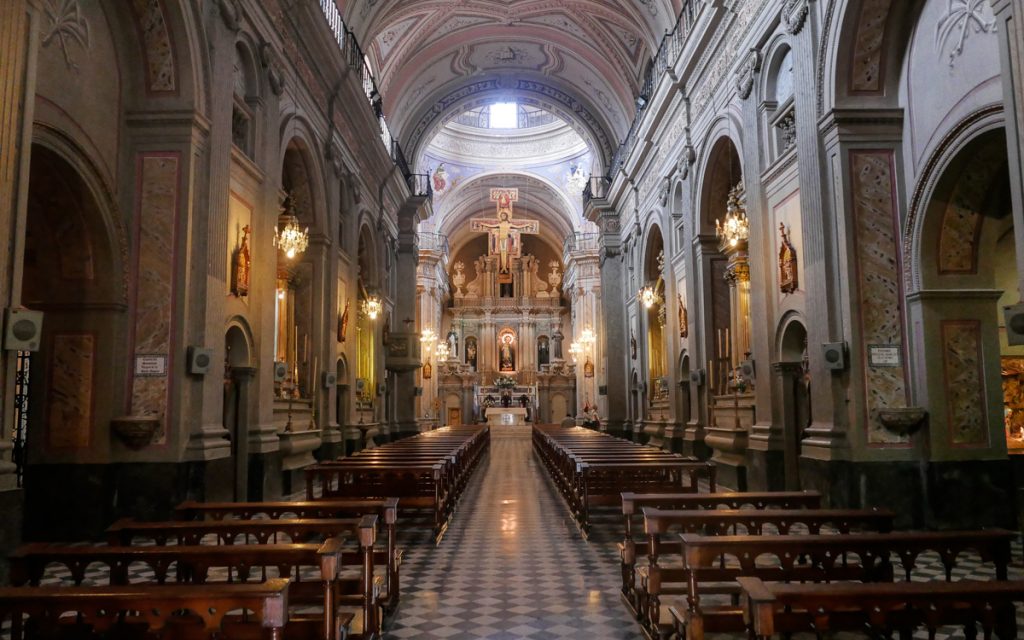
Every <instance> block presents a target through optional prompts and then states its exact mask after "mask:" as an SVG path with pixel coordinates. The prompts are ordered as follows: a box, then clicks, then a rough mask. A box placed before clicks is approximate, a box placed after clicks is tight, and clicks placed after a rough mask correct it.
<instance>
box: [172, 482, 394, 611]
mask: <svg viewBox="0 0 1024 640" xmlns="http://www.w3.org/2000/svg"><path fill="white" fill-rule="evenodd" d="M365 515H377V516H378V522H383V523H384V529H385V531H386V534H387V535H386V543H387V549H386V550H385V551H374V556H373V561H374V565H375V566H381V567H385V568H386V570H387V580H386V582H385V587H384V594H383V599H384V609H385V612H386V613H388V614H390V613H392V612H394V610H395V609H397V608H398V603H399V600H400V597H401V578H400V575H399V574H400V569H401V566H402V554H403V552H402V550H401V549H399V548H398V533H397V523H398V498H382V499H352V500H314V501H300V502H287V501H277V502H193V501H186V502H182V503H181V504H179V505H178V506H177V507H176V508H175V510H174V517H175V519H177V520H181V521H196V520H199V521H202V520H206V521H219V520H235V521H237V520H252V519H255V518H263V519H270V520H279V519H282V518H285V517H286V516H294V518H295V519H302V520H305V519H324V518H327V519H330V518H359V517H362V516H365Z"/></svg>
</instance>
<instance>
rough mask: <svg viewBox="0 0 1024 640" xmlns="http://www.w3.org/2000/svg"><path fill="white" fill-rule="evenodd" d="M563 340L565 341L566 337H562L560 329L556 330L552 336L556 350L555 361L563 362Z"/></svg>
mask: <svg viewBox="0 0 1024 640" xmlns="http://www.w3.org/2000/svg"><path fill="white" fill-rule="evenodd" d="M562 340H565V336H564V335H562V330H561V329H560V328H556V329H555V334H554V335H553V336H551V343H552V345H553V346H554V350H555V360H563V359H564V358H563V356H562Z"/></svg>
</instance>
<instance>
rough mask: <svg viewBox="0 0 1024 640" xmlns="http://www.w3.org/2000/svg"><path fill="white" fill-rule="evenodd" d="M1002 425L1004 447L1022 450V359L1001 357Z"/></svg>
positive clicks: (1023, 428)
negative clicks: (1004, 440)
mask: <svg viewBox="0 0 1024 640" xmlns="http://www.w3.org/2000/svg"><path fill="white" fill-rule="evenodd" d="M1000 363H1001V365H1002V372H1003V424H1004V425H1005V427H1006V447H1007V448H1008V449H1018V450H1024V357H1020V356H1003V357H1002V358H1001V359H1000Z"/></svg>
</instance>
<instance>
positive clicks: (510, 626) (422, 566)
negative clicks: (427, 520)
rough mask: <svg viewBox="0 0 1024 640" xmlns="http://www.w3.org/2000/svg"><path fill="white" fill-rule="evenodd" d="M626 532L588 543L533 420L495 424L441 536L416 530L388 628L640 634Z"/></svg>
mask: <svg viewBox="0 0 1024 640" xmlns="http://www.w3.org/2000/svg"><path fill="white" fill-rule="evenodd" d="M617 533H618V527H616V526H609V527H608V528H607V531H601V532H598V534H597V535H595V536H593V537H592V538H591V540H590V541H588V542H585V541H584V540H583V539H582V538H581V537H580V534H579V532H578V531H577V529H576V526H575V524H574V523H573V521H572V518H571V517H569V513H568V511H567V510H566V508H565V505H564V504H563V503H562V500H561V498H560V497H559V496H558V493H557V492H556V491H555V490H554V487H553V486H552V485H551V483H550V481H549V480H548V478H547V476H546V474H545V472H544V467H543V466H542V465H541V464H540V461H539V460H538V459H537V458H536V456H535V455H534V453H533V451H532V450H531V445H530V432H529V429H524V428H517V427H511V428H508V427H506V428H496V429H492V431H491V452H490V455H489V458H488V459H487V460H485V461H484V462H483V463H481V466H480V468H479V469H478V470H477V471H476V475H475V476H474V478H473V480H472V482H471V484H470V487H469V489H468V490H467V491H466V494H465V495H464V496H463V498H462V501H461V503H460V506H459V509H458V511H457V512H456V514H455V517H454V519H453V522H452V524H451V525H450V527H449V529H448V532H447V533H446V534H445V537H444V538H443V539H442V540H441V543H440V544H439V545H437V546H436V547H435V546H433V545H432V544H431V543H430V542H429V540H427V539H425V538H426V537H425V536H423V535H421V534H422V532H416V533H415V534H414V535H413V536H411V537H410V538H409V539H407V544H406V545H405V549H406V551H405V556H404V560H403V563H402V581H403V590H404V591H403V595H402V604H401V606H400V607H399V609H398V613H397V614H396V617H395V620H394V622H393V623H392V625H391V627H390V628H389V629H386V630H385V637H386V638H396V639H398V638H466V639H469V638H495V639H509V640H511V639H512V638H531V639H541V638H580V639H588V640H592V639H597V638H602V639H604V638H607V639H609V640H611V639H616V640H618V639H621V640H627V639H630V640H632V639H634V638H636V639H638V640H639V639H641V638H643V634H642V633H641V631H640V627H639V626H638V625H637V623H636V622H635V621H634V620H633V619H632V617H631V616H630V614H629V612H628V611H627V609H626V608H625V606H623V604H622V601H621V600H620V595H619V590H618V585H619V582H620V577H619V556H618V550H617V549H616V547H615V542H616V541H617V540H616V539H615V535H616V534H617Z"/></svg>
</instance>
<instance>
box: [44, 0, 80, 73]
mask: <svg viewBox="0 0 1024 640" xmlns="http://www.w3.org/2000/svg"><path fill="white" fill-rule="evenodd" d="M43 15H44V18H45V22H46V25H45V30H44V32H43V40H42V43H43V47H48V46H50V45H51V44H53V43H54V42H56V43H57V44H58V45H59V46H60V51H61V54H63V56H64V62H65V64H67V66H68V68H69V69H74V70H76V71H77V70H78V63H76V62H75V60H74V54H73V51H74V50H73V49H72V47H71V45H72V44H73V43H75V42H77V43H78V46H79V47H80V48H81V50H82V54H83V55H84V54H85V53H87V52H88V51H89V48H90V41H89V21H88V20H86V18H85V16H84V15H83V14H82V7H81V6H80V5H79V1H78V0H47V1H46V4H45V5H44V6H43Z"/></svg>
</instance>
